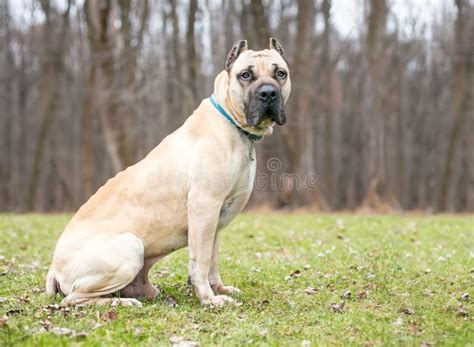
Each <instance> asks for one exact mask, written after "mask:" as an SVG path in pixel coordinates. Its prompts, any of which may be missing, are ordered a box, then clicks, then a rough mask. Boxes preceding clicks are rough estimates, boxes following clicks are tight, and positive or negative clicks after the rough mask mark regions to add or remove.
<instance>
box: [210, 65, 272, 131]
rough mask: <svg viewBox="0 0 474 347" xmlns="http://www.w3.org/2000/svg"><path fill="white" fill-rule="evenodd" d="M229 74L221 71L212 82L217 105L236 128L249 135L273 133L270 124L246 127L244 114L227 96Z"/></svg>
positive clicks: (228, 95)
mask: <svg viewBox="0 0 474 347" xmlns="http://www.w3.org/2000/svg"><path fill="white" fill-rule="evenodd" d="M229 82H230V81H229V74H228V72H227V71H222V72H221V73H220V74H218V75H217V77H216V79H215V81H214V96H215V98H216V100H217V102H218V103H219V105H220V106H221V107H222V108H223V109H224V110H225V111H226V112H227V114H228V115H229V116H230V117H232V119H233V120H234V122H235V123H236V124H237V126H238V127H239V128H240V129H242V130H244V131H246V132H247V133H249V134H252V135H256V136H268V135H271V134H272V133H273V125H274V123H271V124H269V125H267V126H263V127H254V126H248V125H247V120H246V117H245V114H244V113H243V111H242V110H241V108H239V107H237V106H236V105H234V103H233V102H232V99H231V97H230V94H229V89H230V88H229Z"/></svg>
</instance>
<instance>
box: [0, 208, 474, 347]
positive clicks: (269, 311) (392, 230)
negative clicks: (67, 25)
mask: <svg viewBox="0 0 474 347" xmlns="http://www.w3.org/2000/svg"><path fill="white" fill-rule="evenodd" d="M69 218H70V216H68V215H58V216H51V215H21V216H20V215H19V216H17V215H3V216H0V236H1V240H2V241H1V243H0V272H1V274H2V275H1V276H0V298H1V299H0V317H2V316H3V319H2V320H0V345H2V346H8V345H35V346H48V345H70V344H75V345H77V344H84V345H87V346H99V345H101V346H119V345H122V346H128V345H137V344H142V345H153V346H155V345H170V344H171V342H170V338H171V341H178V338H182V339H184V340H190V341H195V342H198V343H199V344H200V345H202V346H207V345H224V346H232V345H271V346H277V345H278V346H280V345H283V346H287V345H292V346H300V345H310V344H311V345H347V344H352V345H366V346H371V345H400V344H402V345H410V346H412V345H415V346H420V345H425V346H426V345H451V346H463V345H471V346H472V345H473V341H474V326H473V323H474V319H473V318H472V313H473V309H474V305H473V299H472V298H467V296H466V294H465V293H469V291H470V292H471V293H470V294H471V295H474V293H473V288H474V286H473V284H474V281H473V279H474V264H473V263H474V218H473V217H468V216H460V217H454V216H439V217H438V216H437V217H411V216H408V217H399V216H345V215H334V216H332V215H269V216H259V215H242V216H240V217H238V218H237V220H235V221H234V222H233V223H232V224H231V225H230V226H229V227H228V228H227V230H225V231H224V237H223V244H222V252H221V254H222V255H221V259H222V260H221V269H222V276H223V279H224V282H225V283H227V284H229V285H234V286H236V287H239V288H240V289H242V290H243V294H242V295H241V296H240V297H239V301H241V302H242V305H241V306H238V307H234V306H227V307H224V308H221V309H206V308H203V307H201V305H200V304H199V302H198V300H197V299H196V297H195V295H194V294H193V293H192V291H191V290H190V289H189V288H188V287H187V286H186V279H187V250H186V249H184V250H180V251H178V252H176V253H174V254H172V255H171V256H169V257H168V258H166V259H164V260H162V261H161V262H159V263H158V264H157V265H155V266H154V267H153V269H152V270H151V275H150V278H151V280H152V282H153V283H155V284H157V285H158V286H159V287H160V288H161V289H162V294H160V296H159V298H158V299H157V300H156V301H155V302H145V303H144V306H143V308H124V307H117V308H112V307H83V308H77V309H70V310H64V309H58V308H57V307H56V306H48V305H50V304H53V303H59V302H60V300H61V299H60V298H59V297H57V298H55V299H54V300H51V299H49V298H47V297H46V295H45V294H44V291H43V286H44V277H45V274H46V271H47V267H48V265H49V261H50V257H51V253H52V251H53V247H54V245H55V242H56V240H57V238H58V236H59V235H60V233H61V232H62V230H63V228H64V226H65V224H66V223H67V221H68V219H69ZM305 290H306V291H307V293H305ZM463 294H464V297H463V299H461V297H462V296H463ZM174 300H176V302H177V303H178V306H177V307H173V305H172V304H173V302H174ZM60 328H63V329H60ZM61 334H63V335H61ZM173 336H174V338H173Z"/></svg>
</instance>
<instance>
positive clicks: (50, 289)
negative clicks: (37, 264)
mask: <svg viewBox="0 0 474 347" xmlns="http://www.w3.org/2000/svg"><path fill="white" fill-rule="evenodd" d="M58 293H60V294H62V293H61V288H60V287H59V282H58V281H57V280H56V276H55V271H54V270H53V268H52V267H51V268H50V269H49V271H48V274H47V275H46V295H48V296H49V297H51V296H54V295H56V294H58Z"/></svg>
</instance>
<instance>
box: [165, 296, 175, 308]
mask: <svg viewBox="0 0 474 347" xmlns="http://www.w3.org/2000/svg"><path fill="white" fill-rule="evenodd" d="M164 303H165V305H167V306H170V307H178V301H176V299H175V298H173V297H172V296H169V295H168V296H167V297H166V298H165V300H164Z"/></svg>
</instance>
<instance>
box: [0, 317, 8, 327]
mask: <svg viewBox="0 0 474 347" xmlns="http://www.w3.org/2000/svg"><path fill="white" fill-rule="evenodd" d="M7 322H8V316H2V317H0V327H3V326H5V325H7Z"/></svg>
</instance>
